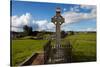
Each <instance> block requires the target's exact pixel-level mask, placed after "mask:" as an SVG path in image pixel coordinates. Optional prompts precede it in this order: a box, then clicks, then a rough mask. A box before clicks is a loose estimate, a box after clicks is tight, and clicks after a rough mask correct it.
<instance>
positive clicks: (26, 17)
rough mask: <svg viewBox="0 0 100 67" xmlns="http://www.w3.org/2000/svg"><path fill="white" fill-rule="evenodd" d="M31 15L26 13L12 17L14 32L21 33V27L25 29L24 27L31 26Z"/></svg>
mask: <svg viewBox="0 0 100 67" xmlns="http://www.w3.org/2000/svg"><path fill="white" fill-rule="evenodd" d="M30 20H31V14H30V13H26V14H23V15H21V16H12V17H11V26H12V30H13V31H19V30H18V29H20V28H19V27H23V26H24V25H31V22H30Z"/></svg>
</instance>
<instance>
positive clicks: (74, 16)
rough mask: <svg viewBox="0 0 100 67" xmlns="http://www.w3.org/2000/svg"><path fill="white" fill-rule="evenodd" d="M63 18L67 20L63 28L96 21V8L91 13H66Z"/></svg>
mask: <svg viewBox="0 0 100 67" xmlns="http://www.w3.org/2000/svg"><path fill="white" fill-rule="evenodd" d="M62 16H63V17H64V18H65V23H64V24H63V26H65V25H67V24H70V23H75V22H79V21H82V20H87V19H94V18H96V7H95V8H94V7H93V8H92V9H91V12H90V13H81V12H75V11H68V12H64V13H63V14H62Z"/></svg>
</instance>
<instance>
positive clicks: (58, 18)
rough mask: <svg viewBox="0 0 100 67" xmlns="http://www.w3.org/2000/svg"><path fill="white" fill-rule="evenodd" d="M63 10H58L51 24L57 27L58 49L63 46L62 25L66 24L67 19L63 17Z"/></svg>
mask: <svg viewBox="0 0 100 67" xmlns="http://www.w3.org/2000/svg"><path fill="white" fill-rule="evenodd" d="M60 13H61V9H60V8H56V15H55V16H54V17H52V18H51V22H53V23H54V24H55V25H56V48H59V47H60V45H61V43H60V42H61V34H60V32H61V31H60V25H61V24H62V23H64V21H65V19H64V18H63V17H62V16H61V14H60Z"/></svg>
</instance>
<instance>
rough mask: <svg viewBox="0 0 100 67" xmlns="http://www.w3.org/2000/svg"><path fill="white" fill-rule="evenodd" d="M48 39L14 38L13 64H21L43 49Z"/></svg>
mask: <svg viewBox="0 0 100 67" xmlns="http://www.w3.org/2000/svg"><path fill="white" fill-rule="evenodd" d="M46 42H47V40H31V39H25V40H12V65H13V66H15V65H19V64H20V63H21V62H23V61H24V60H25V59H27V58H28V57H29V56H30V55H31V54H33V53H35V52H41V51H43V45H44V44H45V43H46Z"/></svg>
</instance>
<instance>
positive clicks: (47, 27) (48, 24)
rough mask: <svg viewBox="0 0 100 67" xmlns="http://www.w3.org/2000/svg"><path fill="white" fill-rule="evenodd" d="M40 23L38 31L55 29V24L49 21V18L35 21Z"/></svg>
mask: <svg viewBox="0 0 100 67" xmlns="http://www.w3.org/2000/svg"><path fill="white" fill-rule="evenodd" d="M33 23H35V24H37V25H38V31H42V30H46V31H52V30H54V27H55V26H54V24H53V23H51V22H48V21H47V20H39V21H35V22H33Z"/></svg>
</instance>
